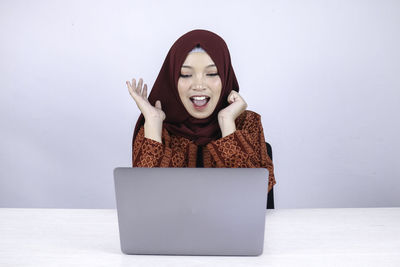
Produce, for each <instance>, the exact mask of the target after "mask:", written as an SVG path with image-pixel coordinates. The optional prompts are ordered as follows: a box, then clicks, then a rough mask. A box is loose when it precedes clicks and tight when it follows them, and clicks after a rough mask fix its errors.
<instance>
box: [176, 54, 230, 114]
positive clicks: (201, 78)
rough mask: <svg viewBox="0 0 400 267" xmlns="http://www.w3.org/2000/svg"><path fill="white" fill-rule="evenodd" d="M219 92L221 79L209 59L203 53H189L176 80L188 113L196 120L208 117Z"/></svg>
mask: <svg viewBox="0 0 400 267" xmlns="http://www.w3.org/2000/svg"><path fill="white" fill-rule="evenodd" d="M221 90H222V82H221V78H220V77H219V74H218V70H217V66H216V65H215V63H214V62H213V61H212V59H211V57H210V56H209V55H208V54H207V53H205V52H192V53H189V54H188V56H187V57H186V59H185V62H183V64H182V67H181V73H180V77H179V80H178V92H179V97H180V98H181V101H182V103H183V105H184V107H185V108H186V110H187V111H188V113H189V114H190V115H191V116H192V117H194V118H196V119H204V118H207V117H209V116H210V115H211V114H212V113H213V111H214V109H215V107H216V106H217V103H218V100H219V97H220V95H221Z"/></svg>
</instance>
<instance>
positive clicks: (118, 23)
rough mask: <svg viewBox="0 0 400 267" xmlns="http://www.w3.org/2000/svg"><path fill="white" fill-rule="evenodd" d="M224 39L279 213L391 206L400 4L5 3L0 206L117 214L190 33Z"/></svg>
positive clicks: (397, 185) (399, 183) (399, 197)
mask: <svg viewBox="0 0 400 267" xmlns="http://www.w3.org/2000/svg"><path fill="white" fill-rule="evenodd" d="M196 28H202V29H208V30H211V31H214V32H216V33H217V34H219V35H220V36H222V38H224V39H225V41H226V42H227V44H228V46H229V48H230V51H231V56H232V60H233V66H234V69H235V71H236V74H237V77H238V81H239V84H240V90H241V91H240V92H241V93H242V95H243V96H244V97H245V99H246V101H247V102H248V104H249V109H251V110H254V111H256V112H258V113H260V114H261V115H262V118H263V125H264V132H265V136H266V138H267V141H269V142H270V143H271V144H272V146H273V150H274V163H275V173H276V179H277V185H276V187H275V197H276V206H277V207H278V208H293V207H374V206H400V194H399V192H400V180H399V178H400V177H399V176H400V169H399V166H400V157H399V151H400V141H399V136H400V126H399V114H400V107H399V103H400V78H399V77H400V52H399V47H400V38H399V32H400V2H399V1H378V0H375V1H361V0H360V1H357V0H351V1H333V0H332V1H317V0H309V1H253V2H252V3H251V4H250V2H247V4H246V2H245V1H220V2H218V1H201V2H188V1H136V2H134V1H111V0H110V1H94V0H90V1H77V0H74V1H71V0H69V1H50V0H49V1H12V0H8V1H5V0H3V1H1V2H0V29H1V31H0V36H1V42H0V58H1V59H0V86H1V90H0V125H1V126H0V127H1V131H0V207H60V208H92V207H93V208H110V207H115V200H114V185H113V180H112V170H113V168H114V167H116V166H131V141H132V139H131V138H132V130H133V128H134V125H135V122H136V119H137V116H138V115H139V112H138V109H137V108H136V106H135V104H134V102H133V100H132V99H131V98H130V96H129V94H128V91H127V89H126V87H125V81H126V80H128V79H131V78H133V77H136V78H139V77H143V78H144V79H145V81H147V83H148V84H149V85H150V86H152V84H153V82H154V80H155V78H156V76H157V74H158V72H159V70H160V68H161V65H162V63H163V60H164V58H165V56H166V54H167V52H168V50H169V48H170V46H171V45H172V44H173V42H174V41H175V40H176V39H177V38H178V37H179V36H181V35H182V34H184V33H186V32H187V31H190V30H192V29H196Z"/></svg>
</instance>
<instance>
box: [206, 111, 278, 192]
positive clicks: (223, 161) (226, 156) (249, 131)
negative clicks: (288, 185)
mask: <svg viewBox="0 0 400 267" xmlns="http://www.w3.org/2000/svg"><path fill="white" fill-rule="evenodd" d="M236 124H237V130H236V131H235V132H233V133H232V134H230V135H227V136H225V137H223V138H220V139H218V140H214V141H212V142H210V143H209V144H207V148H208V149H209V151H210V153H211V155H212V157H213V158H214V160H215V161H216V163H217V167H220V168H267V169H268V170H269V183H268V191H269V190H271V189H272V187H273V186H274V184H276V181H275V175H274V167H273V164H272V161H271V159H270V157H269V156H268V154H267V147H266V144H265V139H264V132H263V127H262V125H261V117H260V115H258V114H257V113H255V112H250V111H246V112H245V114H243V116H242V117H241V118H240V119H239V120H237V121H236Z"/></svg>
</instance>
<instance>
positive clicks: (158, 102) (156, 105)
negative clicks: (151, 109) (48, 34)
mask: <svg viewBox="0 0 400 267" xmlns="http://www.w3.org/2000/svg"><path fill="white" fill-rule="evenodd" d="M155 107H156V108H158V109H161V101H160V100H157V101H156V104H155Z"/></svg>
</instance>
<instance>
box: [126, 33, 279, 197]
mask: <svg viewBox="0 0 400 267" xmlns="http://www.w3.org/2000/svg"><path fill="white" fill-rule="evenodd" d="M127 86H128V89H129V92H130V94H131V96H132V97H133V99H134V100H135V102H136V104H137V106H138V108H139V109H140V111H141V112H142V114H141V115H140V117H139V119H138V121H137V123H136V127H135V131H134V135H133V141H132V146H133V149H132V150H133V151H132V165H133V167H208V168H213V167H217V168H218V167H219V168H221V167H222V168H223V167H226V168H259V167H263V168H268V170H269V184H268V191H270V190H271V189H272V187H273V185H274V184H275V183H276V182H275V178H274V172H273V165H272V161H271V159H270V158H269V156H268V155H267V150H266V145H265V140H264V133H263V128H262V125H261V117H260V115H258V114H257V113H255V112H252V111H249V110H246V107H247V104H246V102H245V101H244V99H243V98H242V97H241V96H240V94H239V93H238V92H239V85H238V82H237V80H236V76H235V73H234V71H233V68H232V64H231V59H230V54H229V50H228V47H227V45H226V43H225V41H224V40H223V39H222V38H221V37H220V36H218V35H216V34H215V33H212V32H210V31H206V30H193V31H190V32H188V33H186V34H184V35H183V36H181V37H180V38H179V39H178V40H177V41H176V42H175V43H174V44H173V46H172V47H171V49H170V50H169V52H168V54H167V56H166V59H165V61H164V64H163V66H162V67H161V70H160V73H159V75H158V77H157V79H156V81H155V83H154V86H153V88H152V90H151V93H150V95H149V97H148V98H147V85H146V84H144V86H143V80H142V79H140V80H139V82H138V85H136V80H135V79H133V80H132V84H131V83H130V82H129V81H127ZM142 86H143V88H142Z"/></svg>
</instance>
